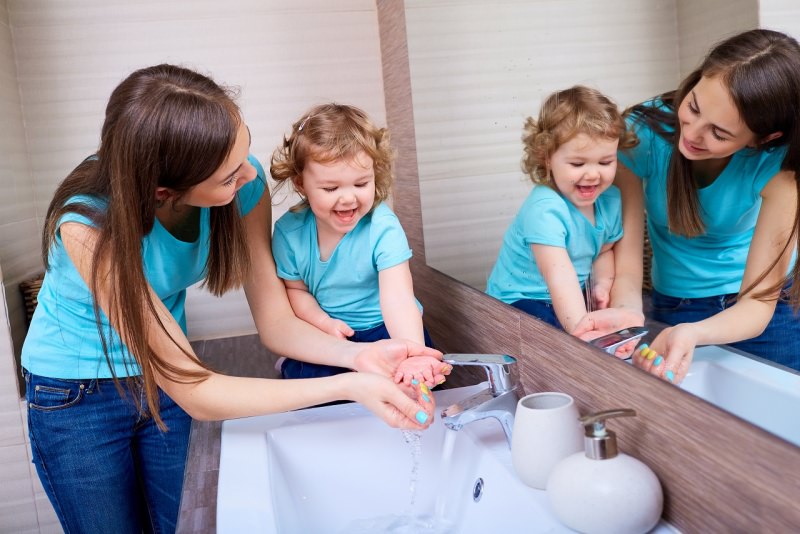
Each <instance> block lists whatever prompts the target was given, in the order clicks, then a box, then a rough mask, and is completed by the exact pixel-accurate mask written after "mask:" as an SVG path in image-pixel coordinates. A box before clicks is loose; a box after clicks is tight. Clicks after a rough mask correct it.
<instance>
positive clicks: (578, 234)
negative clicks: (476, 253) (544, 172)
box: [486, 185, 622, 304]
mask: <svg viewBox="0 0 800 534" xmlns="http://www.w3.org/2000/svg"><path fill="white" fill-rule="evenodd" d="M594 213H595V224H594V225H592V223H591V222H589V220H588V219H587V218H586V217H585V216H584V215H583V214H582V213H581V212H580V211H578V208H576V207H575V206H574V205H573V204H572V203H571V202H569V201H568V200H566V199H565V198H564V197H562V196H561V195H560V194H559V193H557V192H556V191H555V190H553V189H551V188H550V187H547V186H542V185H537V186H536V187H534V188H533V190H532V191H531V192H530V194H529V195H528V198H526V199H525V202H524V203H523V204H522V207H521V208H520V210H519V212H518V213H517V216H516V217H515V218H514V221H513V222H512V223H511V226H510V227H509V228H508V230H507V231H506V233H505V236H503V245H502V246H501V247H500V253H499V254H498V257H497V262H496V263H495V265H494V268H493V269H492V273H491V274H490V275H489V281H488V283H487V285H486V293H488V294H489V295H491V296H493V297H495V298H496V299H499V300H502V301H503V302H507V303H509V304H511V303H514V302H516V301H518V300H522V299H531V300H543V301H547V302H550V301H551V297H550V290H549V289H548V288H547V283H546V282H545V280H544V277H542V273H541V272H540V271H539V267H538V266H537V265H536V259H535V258H534V256H533V251H532V250H531V245H549V246H554V247H561V248H565V249H566V250H567V254H568V255H569V259H570V261H571V262H572V265H573V267H574V268H575V272H576V273H577V275H578V281H579V282H580V284H581V287H583V285H584V283H585V282H586V278H587V277H588V276H589V273H591V271H592V263H593V262H594V260H595V259H596V258H597V256H598V255H599V254H600V249H601V248H602V247H603V245H605V244H606V243H613V242H616V241H619V240H620V239H621V238H622V204H621V202H620V192H619V189H617V188H616V187H614V186H611V187H609V188H608V189H606V190H605V191H603V192H602V193H601V194H600V196H599V197H598V198H597V201H595V204H594Z"/></svg>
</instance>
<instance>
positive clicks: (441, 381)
mask: <svg viewBox="0 0 800 534" xmlns="http://www.w3.org/2000/svg"><path fill="white" fill-rule="evenodd" d="M444 381H445V379H444V378H442V379H440V380H439V381H438V382H436V385H437V386H438V385H439V384H444Z"/></svg>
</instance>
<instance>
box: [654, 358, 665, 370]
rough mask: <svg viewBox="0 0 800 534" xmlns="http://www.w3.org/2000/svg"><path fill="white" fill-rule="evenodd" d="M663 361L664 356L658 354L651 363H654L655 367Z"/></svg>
mask: <svg viewBox="0 0 800 534" xmlns="http://www.w3.org/2000/svg"><path fill="white" fill-rule="evenodd" d="M663 361H664V358H662V357H661V356H659V357H658V358H656V361H654V362H653V365H655V366H656V367H658V366H659V365H661V362H663Z"/></svg>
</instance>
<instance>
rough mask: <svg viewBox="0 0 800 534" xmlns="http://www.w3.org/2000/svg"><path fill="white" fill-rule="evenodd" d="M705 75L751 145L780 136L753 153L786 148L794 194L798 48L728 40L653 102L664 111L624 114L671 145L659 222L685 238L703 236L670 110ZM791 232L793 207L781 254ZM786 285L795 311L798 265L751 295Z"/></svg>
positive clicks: (789, 42)
mask: <svg viewBox="0 0 800 534" xmlns="http://www.w3.org/2000/svg"><path fill="white" fill-rule="evenodd" d="M712 76H720V78H721V80H722V81H723V83H724V84H725V85H726V87H727V88H728V91H729V93H730V95H731V99H732V100H733V102H734V105H735V106H736V109H737V110H738V112H739V115H740V116H741V118H742V120H743V121H744V123H745V124H746V125H747V127H748V128H749V129H750V131H752V132H753V133H754V134H755V136H756V140H757V141H758V140H761V139H766V138H767V137H768V136H769V135H770V134H772V133H775V132H781V133H782V135H781V136H780V137H778V138H776V139H772V140H770V141H768V142H764V143H759V144H758V145H757V148H756V150H766V151H771V150H775V149H776V148H777V147H780V146H785V147H786V155H785V156H784V158H783V162H782V163H781V170H785V171H791V172H793V173H794V175H795V184H796V187H797V190H798V195H800V174H799V173H800V118H799V117H798V113H800V45H798V43H797V41H796V40H795V39H793V38H792V37H789V36H788V35H785V34H783V33H780V32H776V31H772V30H765V29H756V30H749V31H746V32H743V33H740V34H737V35H734V36H733V37H730V38H728V39H726V40H724V41H722V42H720V43H719V44H717V45H716V46H715V47H714V48H712V49H711V51H710V52H709V53H708V55H707V56H706V57H705V59H704V60H703V62H702V63H701V65H700V67H698V68H697V69H696V70H694V71H693V72H692V73H691V74H689V75H688V76H687V77H686V79H684V80H683V82H682V83H681V84H680V86H679V87H678V89H677V90H675V91H670V92H668V93H664V94H662V95H659V96H658V97H656V99H655V100H656V101H658V100H660V101H661V102H663V103H664V106H665V108H664V109H660V108H657V107H653V106H652V105H649V104H647V103H645V104H637V105H635V106H633V107H631V108H630V109H629V110H627V111H626V115H628V114H629V115H632V116H633V117H635V118H636V120H640V121H642V122H643V123H645V124H646V125H647V126H648V127H650V128H652V129H653V131H655V132H656V133H657V134H658V135H660V136H661V137H662V138H664V139H666V140H668V141H669V142H670V143H671V144H672V147H673V148H672V156H671V158H670V163H669V168H668V172H667V216H668V222H669V229H670V231H671V232H673V233H675V234H678V235H682V236H685V237H696V236H698V235H701V234H703V233H704V232H705V225H704V224H703V220H702V218H701V216H700V206H699V201H698V196H697V183H696V182H695V178H694V176H693V175H692V168H691V162H690V161H689V160H688V159H686V157H684V156H683V154H681V152H680V150H679V149H678V142H679V134H680V124H679V122H678V120H677V111H678V107H679V106H680V104H681V102H683V100H684V98H686V96H687V95H688V94H689V92H690V91H691V90H692V89H693V88H694V87H695V86H696V85H697V83H698V82H699V81H700V79H701V78H703V77H712ZM799 226H800V205H799V206H798V210H797V212H796V213H795V220H794V225H793V232H792V236H790V238H789V240H788V241H787V243H786V246H785V247H784V249H783V250H784V251H786V249H787V248H788V247H789V243H791V242H792V240H793V239H794V240H795V241H797V243H796V244H797V245H800V233H798V227H799ZM779 259H780V256H779V257H777V258H775V260H774V261H773V262H772V264H771V266H770V267H769V268H768V269H767V270H766V271H765V272H764V273H762V274H761V275H760V276H759V277H758V279H757V280H756V281H755V282H754V283H753V284H751V285H750V286H749V287H747V288H745V289H744V290H743V291H741V292H740V295H744V294H746V293H748V292H750V291H752V290H753V289H754V288H755V286H757V285H758V284H759V283H760V282H761V281H762V280H763V279H764V278H765V277H766V276H767V274H768V273H769V271H771V270H772V269H773V268H774V267H775V266H776V265H777V263H778V261H779ZM790 281H793V282H794V284H793V286H792V290H791V300H792V303H793V304H794V306H795V308H797V307H798V306H800V282H799V281H800V267H798V265H797V264H795V266H794V268H793V270H792V272H791V274H790V275H789V276H787V277H786V278H785V279H784V280H782V281H781V282H780V283H779V284H776V285H775V286H773V287H771V288H769V289H767V290H765V291H762V292H759V294H758V295H755V296H756V298H764V299H774V298H775V296H776V295H777V294H778V293H779V292H780V289H781V288H782V287H783V286H784V285H786V284H787V283H788V282H790Z"/></svg>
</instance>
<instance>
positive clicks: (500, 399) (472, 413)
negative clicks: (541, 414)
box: [442, 354, 521, 447]
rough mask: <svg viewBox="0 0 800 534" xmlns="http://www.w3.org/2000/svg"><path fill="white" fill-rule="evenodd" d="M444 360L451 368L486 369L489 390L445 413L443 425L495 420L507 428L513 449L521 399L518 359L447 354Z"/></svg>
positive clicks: (454, 405) (461, 424) (491, 355)
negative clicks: (517, 369) (513, 433)
mask: <svg viewBox="0 0 800 534" xmlns="http://www.w3.org/2000/svg"><path fill="white" fill-rule="evenodd" d="M442 360H443V361H444V362H446V363H449V364H450V365H477V366H480V367H483V368H484V369H486V375H487V376H488V377H489V387H488V388H486V389H484V390H483V391H480V392H478V393H476V394H475V395H473V396H471V397H469V398H468V399H464V400H463V401H461V402H457V403H456V404H453V405H451V406H448V407H447V408H445V409H444V410H442V422H443V423H444V424H445V426H446V427H447V428H449V429H452V430H460V429H461V427H463V426H464V425H466V424H467V423H471V422H473V421H478V420H480V419H486V418H487V417H494V418H496V419H497V420H498V421H500V424H501V425H502V426H503V431H504V432H505V433H506V438H507V439H508V446H509V447H511V430H512V428H513V426H514V414H515V413H516V411H517V402H519V399H520V389H521V387H520V385H519V378H518V376H517V374H516V363H517V359H516V358H514V357H512V356H508V355H506V354H445V356H444V358H442Z"/></svg>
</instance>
